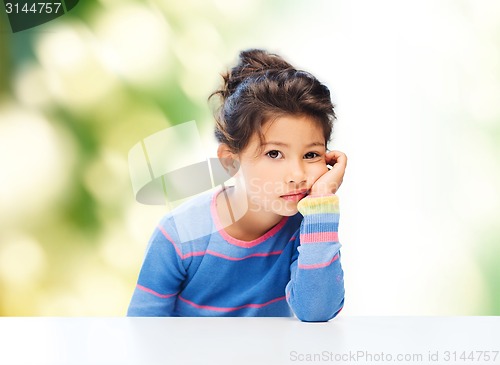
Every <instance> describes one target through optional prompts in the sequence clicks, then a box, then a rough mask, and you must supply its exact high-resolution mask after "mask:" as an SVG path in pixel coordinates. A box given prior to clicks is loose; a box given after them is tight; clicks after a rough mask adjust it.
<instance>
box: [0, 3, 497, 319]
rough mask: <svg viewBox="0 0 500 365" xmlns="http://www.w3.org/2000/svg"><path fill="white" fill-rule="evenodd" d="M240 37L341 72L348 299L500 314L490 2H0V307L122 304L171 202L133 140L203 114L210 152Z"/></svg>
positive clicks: (27, 312) (86, 310) (38, 312)
mask: <svg viewBox="0 0 500 365" xmlns="http://www.w3.org/2000/svg"><path fill="white" fill-rule="evenodd" d="M244 48H267V49H269V50H271V51H274V52H277V53H279V54H281V55H283V56H284V57H285V58H287V59H288V60H289V61H290V62H291V63H292V64H295V65H297V66H298V67H299V68H304V69H307V70H308V71H311V72H312V73H314V74H316V75H317V76H318V77H319V78H320V79H321V80H322V81H324V82H325V83H326V84H327V85H328V86H329V87H330V88H331V90H332V94H333V99H334V102H335V104H336V105H337V115H338V117H339V120H338V122H337V125H336V127H335V131H334V138H333V147H334V148H336V149H341V150H343V151H345V152H346V153H347V155H348V156H349V166H348V173H347V175H346V178H345V180H344V183H343V186H342V188H341V190H340V191H339V195H340V196H341V199H342V203H341V204H342V207H341V210H342V212H343V213H342V214H343V215H342V222H341V228H340V239H341V242H342V244H343V265H344V270H345V272H346V292H347V299H346V308H345V309H344V311H343V312H344V313H345V314H352V315H391V314H395V315H396V314H397V315H498V314H500V228H499V225H498V217H499V216H500V214H499V213H500V188H499V187H500V153H499V152H500V103H499V102H498V101H499V100H500V5H499V4H498V3H497V2H495V1H480V2H476V1H472V0H470V1H434V2H431V1H424V2H413V3H411V2H398V1H382V2H376V4H374V3H373V2H369V1H354V2H352V1H347V0H343V1H317V0H313V1H309V2H301V1H284V0H279V1H263V0H258V1H255V0H252V1H250V0H237V1H236V0H232V1H229V0H217V1H201V0H186V1H181V2H179V1H170V0H156V1H153V0H151V1H131V0H130V1H118V0H100V1H98V0H86V1H80V3H79V4H78V5H77V7H76V8H75V9H73V10H72V11H71V12H69V13H68V14H66V15H64V16H62V17H60V18H58V19H56V20H54V21H51V22H49V23H47V24H44V25H42V26H39V27H37V28H33V29H31V30H26V31H22V32H19V33H15V34H12V32H11V30H10V27H9V25H8V23H7V17H6V15H5V13H4V11H3V9H2V12H1V14H0V62H1V63H0V315H2V316H45V315H50V316H121V315H124V314H125V312H126V309H127V306H128V302H129V300H130V297H131V295H132V292H133V289H134V286H135V281H136V279H137V274H138V272H139V269H140V265H141V262H142V256H143V254H144V250H145V248H146V244H147V240H148V238H149V235H150V234H151V232H152V230H153V229H154V227H155V226H156V223H157V222H158V220H159V219H160V218H161V216H162V215H163V214H165V212H166V211H167V207H162V206H147V205H142V204H140V203H138V202H136V201H135V199H134V196H133V192H132V187H131V184H130V178H129V170H128V162H127V155H128V151H129V150H130V149H131V148H132V146H133V145H135V144H136V143H138V142H140V141H141V140H142V139H144V138H146V137H147V136H149V135H151V134H153V133H155V132H158V131H160V130H163V129H165V128H168V127H169V126H173V125H176V124H179V123H183V122H186V121H189V120H196V121H197V123H198V126H199V128H200V132H201V133H202V134H203V140H204V143H205V146H204V147H205V149H206V151H207V155H213V154H214V146H215V145H214V144H213V141H212V139H211V129H212V127H213V117H212V113H211V109H210V107H209V105H208V104H207V97H208V95H209V94H210V93H211V92H212V91H213V90H214V89H215V88H216V87H217V86H218V84H219V82H220V75H219V74H220V73H221V72H223V71H224V69H225V68H226V67H228V66H230V65H231V64H233V63H234V62H235V60H236V57H237V54H238V52H239V51H240V50H241V49H244ZM203 157H205V156H203Z"/></svg>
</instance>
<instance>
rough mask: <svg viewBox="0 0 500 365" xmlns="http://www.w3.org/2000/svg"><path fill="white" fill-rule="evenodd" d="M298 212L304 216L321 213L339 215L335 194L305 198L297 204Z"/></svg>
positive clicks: (337, 200) (337, 199) (337, 198)
mask: <svg viewBox="0 0 500 365" xmlns="http://www.w3.org/2000/svg"><path fill="white" fill-rule="evenodd" d="M297 209H298V210H299V212H300V213H301V214H302V215H304V216H306V215H311V214H321V213H335V214H338V213H339V197H338V196H337V195H335V194H331V195H321V196H311V195H309V196H306V197H305V198H304V199H302V200H300V201H299V203H298V204H297Z"/></svg>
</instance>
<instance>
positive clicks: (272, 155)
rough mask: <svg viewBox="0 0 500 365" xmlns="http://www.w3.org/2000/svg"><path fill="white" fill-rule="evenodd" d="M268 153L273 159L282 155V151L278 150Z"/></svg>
mask: <svg viewBox="0 0 500 365" xmlns="http://www.w3.org/2000/svg"><path fill="white" fill-rule="evenodd" d="M266 155H267V156H269V157H271V158H272V159H277V158H280V157H281V152H280V151H277V150H272V151H269V152H268V153H266Z"/></svg>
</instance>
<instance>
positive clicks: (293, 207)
mask: <svg viewBox="0 0 500 365" xmlns="http://www.w3.org/2000/svg"><path fill="white" fill-rule="evenodd" d="M263 132H264V144H263V145H261V142H260V140H259V137H258V136H257V134H255V133H254V135H253V136H252V138H251V139H250V142H249V144H248V145H247V146H246V147H245V149H244V150H243V151H242V152H241V153H240V154H238V157H239V163H240V167H239V171H238V172H237V174H236V175H235V178H236V184H237V185H238V186H239V187H243V188H244V190H245V191H246V194H247V198H248V204H249V206H248V209H249V210H250V211H253V212H264V211H266V212H273V213H275V214H278V215H281V216H291V215H294V214H296V213H297V211H298V210H297V203H298V202H299V200H301V199H303V198H304V197H305V196H306V195H307V194H308V191H309V190H310V189H311V187H312V185H313V184H314V182H315V181H316V180H317V179H318V178H319V177H320V176H321V175H323V174H324V173H325V172H327V171H328V168H327V166H326V160H325V154H326V146H325V138H324V135H323V130H322V128H321V126H320V125H319V123H317V122H316V121H315V120H314V119H312V118H310V117H307V116H283V117H280V118H277V119H276V120H274V121H272V122H267V123H265V124H264V126H263Z"/></svg>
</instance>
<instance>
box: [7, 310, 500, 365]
mask: <svg viewBox="0 0 500 365" xmlns="http://www.w3.org/2000/svg"><path fill="white" fill-rule="evenodd" d="M499 352H500V317H349V316H339V317H337V318H335V319H333V320H332V321H330V322H326V323H303V322H300V321H298V320H297V319H292V318H49V317H46V318H43V317H42V318H8V317H5V318H0V364H2V365H4V364H5V365H17V364H33V365H42V364H50V365H53V364H82V365H83V364H85V365H94V364H102V365H112V364H120V365H127V364H141V365H155V364H162V365H167V364H168V365H171V364H173V365H177V364H217V365H222V364H273V365H274V364H311V363H330V364H339V363H340V364H348V363H349V364H354V363H359V364H367V363H376V364H388V363H393V364H394V363H396V364H430V363H432V364H500V353H499ZM471 354H472V355H471Z"/></svg>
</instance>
